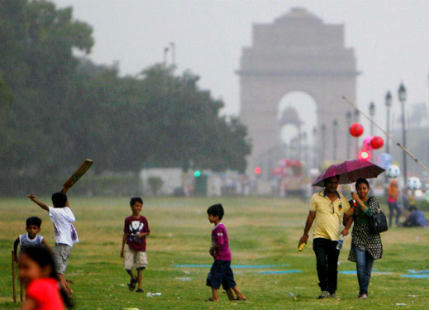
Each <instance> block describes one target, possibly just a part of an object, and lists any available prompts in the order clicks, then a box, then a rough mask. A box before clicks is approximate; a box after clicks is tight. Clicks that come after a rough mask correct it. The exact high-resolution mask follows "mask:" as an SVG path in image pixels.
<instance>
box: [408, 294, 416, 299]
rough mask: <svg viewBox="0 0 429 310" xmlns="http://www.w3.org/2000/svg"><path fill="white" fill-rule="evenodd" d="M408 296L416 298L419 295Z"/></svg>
mask: <svg viewBox="0 0 429 310" xmlns="http://www.w3.org/2000/svg"><path fill="white" fill-rule="evenodd" d="M408 297H411V298H416V297H417V295H411V294H410V295H408Z"/></svg>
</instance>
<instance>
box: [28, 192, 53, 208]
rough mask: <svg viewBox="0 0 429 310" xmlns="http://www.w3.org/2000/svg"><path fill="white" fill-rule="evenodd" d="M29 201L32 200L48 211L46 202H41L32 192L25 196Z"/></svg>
mask: <svg viewBox="0 0 429 310" xmlns="http://www.w3.org/2000/svg"><path fill="white" fill-rule="evenodd" d="M27 197H28V198H29V199H30V200H31V201H33V202H34V203H35V204H37V205H38V206H39V207H41V208H42V209H43V210H46V211H48V212H49V208H48V206H47V205H46V204H44V203H43V202H41V201H40V200H38V199H37V198H36V195H34V194H30V195H28V196H27Z"/></svg>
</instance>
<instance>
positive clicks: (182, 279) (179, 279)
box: [176, 277, 192, 281]
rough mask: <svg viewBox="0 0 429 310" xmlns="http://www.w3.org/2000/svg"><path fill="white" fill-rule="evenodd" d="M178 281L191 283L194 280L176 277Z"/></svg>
mask: <svg viewBox="0 0 429 310" xmlns="http://www.w3.org/2000/svg"><path fill="white" fill-rule="evenodd" d="M176 280H178V281H191V280H192V278H190V277H176Z"/></svg>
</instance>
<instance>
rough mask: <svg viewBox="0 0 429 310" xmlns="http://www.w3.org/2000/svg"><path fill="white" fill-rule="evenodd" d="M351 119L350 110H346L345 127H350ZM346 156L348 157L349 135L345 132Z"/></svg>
mask: <svg viewBox="0 0 429 310" xmlns="http://www.w3.org/2000/svg"><path fill="white" fill-rule="evenodd" d="M351 120H352V112H350V111H347V112H346V121H347V126H346V128H348V127H350V123H351ZM346 158H347V159H350V135H349V134H347V151H346Z"/></svg>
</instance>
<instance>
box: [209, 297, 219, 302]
mask: <svg viewBox="0 0 429 310" xmlns="http://www.w3.org/2000/svg"><path fill="white" fill-rule="evenodd" d="M206 301H214V302H216V301H217V300H215V299H213V297H210V298H207V299H206Z"/></svg>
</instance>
